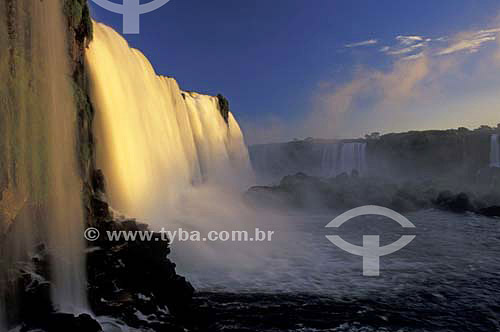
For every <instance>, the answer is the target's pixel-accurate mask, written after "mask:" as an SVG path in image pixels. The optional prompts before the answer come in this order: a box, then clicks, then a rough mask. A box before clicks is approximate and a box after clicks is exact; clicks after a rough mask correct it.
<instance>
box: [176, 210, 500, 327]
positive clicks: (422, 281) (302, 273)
mask: <svg viewBox="0 0 500 332" xmlns="http://www.w3.org/2000/svg"><path fill="white" fill-rule="evenodd" d="M341 212H343V211H341ZM339 213H340V212H339ZM339 213H325V214H320V215H300V214H299V215H288V216H282V215H280V216H278V215H274V216H271V215H268V217H267V218H263V219H262V220H260V221H258V226H259V227H260V228H261V229H264V230H273V231H274V232H275V234H274V235H273V238H272V241H271V242H259V243H256V242H253V243H237V244H234V243H233V244H218V245H220V246H221V248H224V246H227V247H225V250H223V251H225V252H227V257H228V262H229V263H228V264H223V262H220V264H213V262H208V263H207V266H208V265H210V266H211V268H207V266H205V265H204V264H197V265H196V266H181V267H180V269H181V272H183V273H184V274H185V275H186V276H187V277H188V279H189V280H191V281H192V282H193V284H194V286H195V287H196V288H197V289H198V290H199V293H198V295H197V301H198V302H199V303H200V304H201V305H202V306H203V305H205V307H206V308H207V312H208V314H209V316H211V317H213V321H212V323H211V325H210V329H212V330H214V331H215V330H217V331H222V330H224V331H235V330H238V331H239V330H243V331H500V324H499V319H500V246H499V245H498V244H499V240H500V233H499V230H500V220H498V219H493V218H485V217H481V216H477V215H473V214H467V215H459V214H451V213H447V212H442V211H437V210H427V211H420V212H415V213H409V214H405V216H406V217H407V218H408V219H409V220H410V221H411V222H412V223H413V224H414V225H415V226H416V228H415V229H403V228H401V226H399V225H398V224H397V223H396V222H394V221H391V220H390V219H387V218H385V217H375V216H365V217H357V218H355V219H352V220H350V221H348V222H346V223H345V224H344V225H342V226H341V227H340V228H338V229H333V228H325V225H326V224H327V223H328V222H329V221H330V220H331V219H332V218H334V217H335V216H336V215H338V214H339ZM284 220H286V222H284ZM334 234H337V235H340V236H341V237H342V238H344V239H345V240H346V241H349V242H352V243H354V244H357V245H361V244H362V236H363V235H380V237H381V244H382V245H385V244H389V243H392V242H394V241H395V240H397V239H398V238H399V237H400V236H401V235H405V234H407V235H410V234H411V235H416V238H415V239H414V240H413V241H412V242H411V243H410V244H409V245H407V246H406V247H405V248H403V249H401V250H400V251H398V252H396V253H393V254H391V255H388V256H384V257H381V261H380V272H381V274H380V276H378V277H366V276H363V275H362V258H361V257H359V256H354V255H351V254H349V253H347V252H344V251H342V250H341V249H339V248H337V247H336V246H334V245H333V244H331V243H330V242H329V241H328V240H327V239H326V237H325V235H334ZM238 245H239V246H241V247H245V246H246V247H247V248H245V249H244V251H246V252H252V253H253V255H254V256H253V257H243V256H240V258H241V259H240V261H235V259H234V257H233V258H231V257H232V254H234V252H237V251H238V250H237V249H236V248H237V247H236V246H238ZM252 247H253V251H252V249H251V248H252ZM174 252H175V249H174ZM218 257H219V259H220V260H221V261H224V260H225V256H224V255H223V254H220V253H219V256H218ZM177 261H179V260H177Z"/></svg>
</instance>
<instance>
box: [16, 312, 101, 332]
mask: <svg viewBox="0 0 500 332" xmlns="http://www.w3.org/2000/svg"><path fill="white" fill-rule="evenodd" d="M38 328H41V329H43V330H44V331H47V332H60V331H71V332H100V331H102V328H101V325H99V323H98V322H97V321H95V320H94V319H93V318H92V317H90V316H89V315H87V314H81V315H79V316H75V315H72V314H64V313H53V314H50V315H49V316H48V317H47V319H46V321H44V322H43V323H42V324H41V325H39V326H38ZM21 331H29V330H28V329H22V330H21Z"/></svg>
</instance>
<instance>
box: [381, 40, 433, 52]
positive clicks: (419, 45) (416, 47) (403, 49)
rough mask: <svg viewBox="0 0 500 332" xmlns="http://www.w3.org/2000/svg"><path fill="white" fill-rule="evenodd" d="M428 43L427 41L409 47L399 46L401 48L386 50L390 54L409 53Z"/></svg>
mask: <svg viewBox="0 0 500 332" xmlns="http://www.w3.org/2000/svg"><path fill="white" fill-rule="evenodd" d="M426 45H427V44H426V43H425V42H422V43H418V44H414V45H411V46H408V47H405V48H399V49H395V50H388V51H386V53H387V54H390V55H402V54H407V53H411V52H414V51H415V50H417V49H419V48H422V47H424V46H426Z"/></svg>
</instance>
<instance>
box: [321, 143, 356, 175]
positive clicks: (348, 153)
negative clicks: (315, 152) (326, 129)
mask: <svg viewBox="0 0 500 332" xmlns="http://www.w3.org/2000/svg"><path fill="white" fill-rule="evenodd" d="M352 171H356V172H358V174H363V173H364V172H366V143H359V142H341V143H332V144H327V145H326V146H325V147H324V148H323V155H322V162H321V176H325V177H332V176H336V175H339V174H342V173H347V174H351V173H352Z"/></svg>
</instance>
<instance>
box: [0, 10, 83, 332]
mask: <svg viewBox="0 0 500 332" xmlns="http://www.w3.org/2000/svg"><path fill="white" fill-rule="evenodd" d="M67 38H68V35H67V30H66V22H65V20H64V17H63V15H62V2H61V1H33V0H16V1H13V0H8V1H4V2H2V5H1V6H0V59H1V61H0V77H1V80H0V307H3V312H0V319H1V316H4V318H3V321H4V324H6V323H5V321H7V324H8V323H13V322H16V320H17V319H18V317H17V315H18V310H17V305H18V303H15V301H16V299H17V298H18V296H17V294H16V293H15V292H16V286H17V285H16V284H15V281H16V279H17V278H19V271H20V270H23V271H24V272H26V273H29V272H31V270H32V269H33V266H31V264H30V262H31V258H32V256H33V255H34V254H35V253H36V250H35V247H36V246H37V245H39V244H40V243H45V244H47V246H48V247H47V248H48V250H49V254H50V259H51V260H50V262H49V264H50V265H49V266H47V270H48V271H50V274H51V275H50V276H48V277H49V278H50V280H49V281H51V292H52V300H53V304H54V305H55V306H56V308H57V309H59V310H61V311H69V312H72V311H80V310H82V309H85V308H84V307H85V306H86V299H85V283H86V280H85V268H84V256H85V254H84V242H83V237H82V230H83V223H84V221H83V211H82V206H81V204H82V198H81V190H82V185H81V179H80V178H79V175H78V168H77V155H76V151H77V149H76V123H77V119H76V113H77V112H76V109H75V100H74V94H73V93H74V92H73V88H72V82H71V81H70V73H71V71H70V63H69V57H68V45H67V40H68V39H67ZM5 297H8V299H9V300H8V302H7V303H6V304H5ZM2 302H4V303H2ZM1 310H2V308H0V311H1ZM6 316H7V317H6ZM2 328H4V329H5V326H4V327H2V326H1V323H0V329H2Z"/></svg>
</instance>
